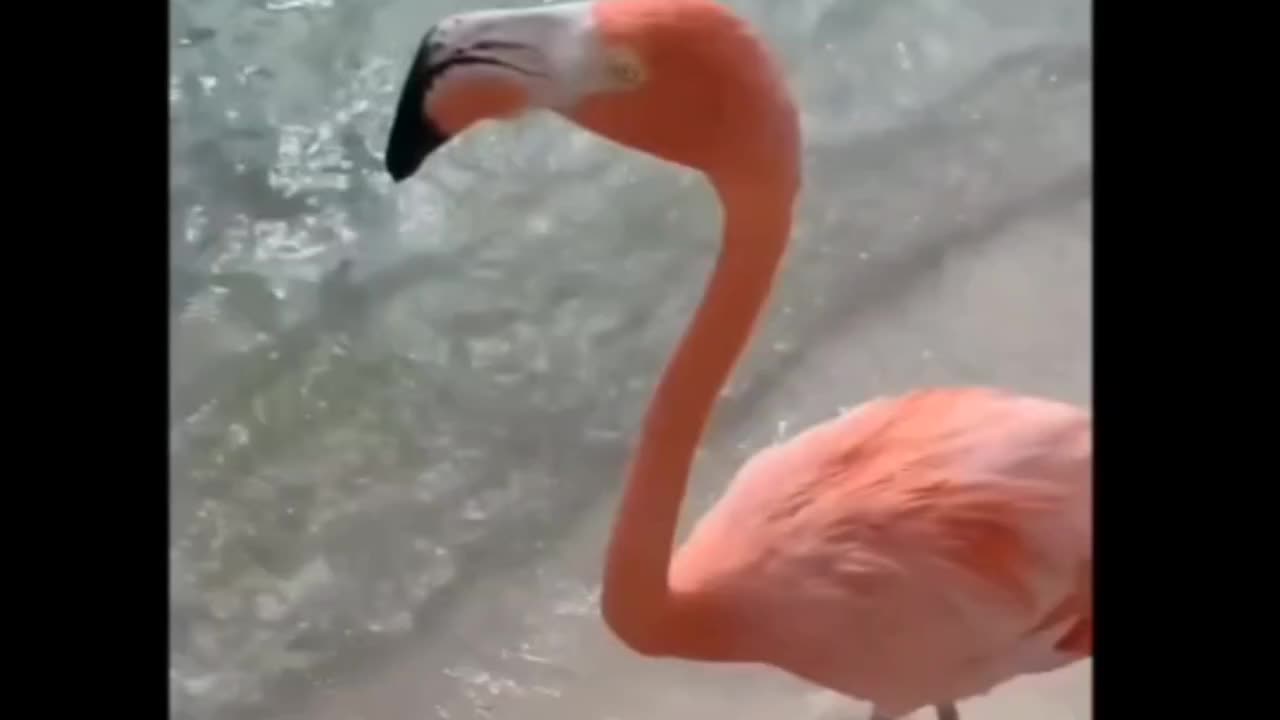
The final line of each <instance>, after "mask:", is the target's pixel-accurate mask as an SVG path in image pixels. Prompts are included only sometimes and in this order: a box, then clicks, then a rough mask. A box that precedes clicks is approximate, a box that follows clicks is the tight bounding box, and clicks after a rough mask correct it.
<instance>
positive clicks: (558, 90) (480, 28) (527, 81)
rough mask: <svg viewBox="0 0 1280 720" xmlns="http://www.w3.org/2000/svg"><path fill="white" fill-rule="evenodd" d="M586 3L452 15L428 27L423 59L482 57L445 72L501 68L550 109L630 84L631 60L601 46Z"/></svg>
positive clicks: (635, 73) (633, 75) (634, 74)
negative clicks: (426, 50)
mask: <svg viewBox="0 0 1280 720" xmlns="http://www.w3.org/2000/svg"><path fill="white" fill-rule="evenodd" d="M591 5H592V4H591V3H590V2H569V3H558V4H552V5H543V6H540V7H533V8H519V9H513V10H478V11H473V12H465V13H459V14H456V15H452V16H450V17H447V18H445V19H444V20H442V21H441V22H440V23H439V24H437V25H436V28H435V30H434V31H433V33H432V35H431V37H430V39H429V40H428V43H429V52H430V61H431V63H432V64H433V65H437V64H440V63H443V62H448V61H449V60H450V59H452V58H455V57H462V56H465V57H470V58H479V59H483V60H484V61H485V62H482V63H475V64H471V63H467V64H463V63H459V64H457V65H455V66H452V67H450V68H449V69H448V70H447V71H446V73H447V74H448V75H449V76H458V77H466V76H467V75H493V74H501V75H502V76H503V77H504V78H507V79H509V80H510V79H514V80H515V81H517V82H519V83H520V84H521V85H522V86H523V87H524V88H525V89H526V90H527V92H528V94H529V101H530V103H532V104H533V105H536V106H540V107H545V108H548V109H552V110H565V109H568V108H570V107H572V106H573V105H574V104H575V103H576V102H577V101H578V100H579V99H581V98H582V97H584V96H585V95H588V94H591V93H595V92H601V91H606V90H619V89H625V88H628V87H631V86H633V85H634V84H635V83H636V82H637V81H638V79H639V78H640V77H641V73H640V71H639V70H640V69H639V63H638V61H637V60H635V59H634V58H632V57H629V56H627V55H626V54H625V53H620V52H619V51H616V50H614V51H612V52H607V51H606V50H605V48H604V47H603V46H602V44H601V43H600V40H599V36H598V34H597V32H596V25H595V17H594V15H593V14H592V10H591Z"/></svg>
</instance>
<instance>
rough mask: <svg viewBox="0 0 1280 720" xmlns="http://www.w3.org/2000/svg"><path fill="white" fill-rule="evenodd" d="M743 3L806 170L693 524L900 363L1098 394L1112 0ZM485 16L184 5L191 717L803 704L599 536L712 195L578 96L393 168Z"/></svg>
mask: <svg viewBox="0 0 1280 720" xmlns="http://www.w3.org/2000/svg"><path fill="white" fill-rule="evenodd" d="M499 4H502V5H514V4H516V3H499ZM729 4H731V5H733V6H735V7H736V8H738V9H739V10H740V11H741V12H743V13H744V14H745V15H747V16H748V17H750V18H752V19H753V20H754V21H755V22H756V23H757V24H758V26H759V27H760V28H761V29H762V32H763V33H764V34H765V35H766V36H767V37H768V39H769V40H770V42H771V43H772V44H773V45H774V46H775V48H776V49H777V51H778V52H779V54H780V56H781V58H782V60H783V62H784V64H785V66H786V70H787V73H788V76H789V79H790V81H791V83H792V85H793V88H794V91H795V93H796V95H797V97H798V100H799V102H800V104H801V106H802V107H803V110H804V131H805V137H806V157H805V162H806V187H805V191H804V195H803V197H802V203H801V206H800V208H799V211H798V219H797V225H796V229H795V233H794V235H793V238H794V240H793V243H794V247H793V250H792V252H791V255H790V257H789V260H788V265H787V269H786V271H785V274H784V276H783V278H782V284H781V287H780V288H779V290H778V292H777V294H776V295H775V297H774V300H773V302H772V304H771V305H770V308H769V310H768V316H767V319H766V321H765V323H764V324H763V325H762V327H761V331H760V334H759V335H758V336H757V337H756V339H755V341H754V343H753V345H752V348H751V350H750V352H749V354H748V356H747V357H746V358H745V362H744V363H743V365H742V366H741V367H740V368H739V369H738V371H737V373H736V374H735V376H734V379H733V381H732V383H731V385H730V387H729V388H728V389H727V390H726V392H725V394H724V398H723V401H722V403H721V406H720V407H719V409H718V410H717V415H716V419H715V421H714V424H713V427H712V429H711V432H710V435H709V437H708V438H707V441H706V443H705V446H704V450H703V452H702V453H701V454H700V457H699V462H698V467H697V474H696V478H695V486H694V490H693V494H692V502H691V503H690V507H689V508H688V514H689V515H690V516H692V515H693V514H694V513H696V512H698V511H699V510H700V509H702V508H704V507H705V506H706V504H707V503H708V502H709V501H710V500H711V499H712V498H713V497H714V495H715V493H716V492H717V491H718V489H719V488H720V487H721V486H722V484H723V482H724V481H725V480H726V479H727V478H728V477H729V476H730V475H731V473H732V472H733V470H734V468H736V466H737V465H738V464H739V463H740V462H741V461H742V459H743V458H745V457H746V456H747V455H748V454H749V453H750V452H751V451H753V450H755V449H757V448H759V447H760V446H761V445H763V444H766V443H768V442H771V441H772V440H774V439H775V438H777V437H779V436H785V435H787V434H789V433H791V432H793V431H794V430H795V429H796V428H797V427H800V426H802V425H804V424H805V423H808V422H811V421H813V420H816V419H819V418H823V417H827V416H829V415H831V414H833V413H834V412H836V411H837V410H838V408H839V407H841V406H852V405H855V404H857V403H858V402H860V401H861V400H863V399H865V398H866V397H869V396H872V395H875V394H878V393H882V392H892V391H894V390H898V389H901V388H904V387H909V386H913V385H920V384H926V383H940V382H990V383H999V384H1002V385H1006V386H1010V387H1015V388H1018V389H1021V390H1028V391H1033V392H1041V393H1046V394H1050V395H1054V396H1057V397H1062V398H1065V399H1069V400H1074V401H1078V402H1087V400H1088V395H1089V384H1090V380H1091V378H1090V375H1089V371H1090V368H1089V359H1090V353H1091V345H1090V333H1089V313H1090V307H1089V297H1090V281H1091V278H1090V262H1091V259H1090V233H1089V230H1090V213H1091V203H1090V195H1091V190H1090V185H1091V173H1092V164H1091V140H1092V138H1091V129H1090V118H1091V112H1092V109H1091V91H1092V85H1091V72H1092V68H1091V65H1092V60H1091V41H1090V35H1089V28H1090V22H1091V18H1090V15H1089V13H1090V6H1089V5H1088V4H1087V3H1084V2H1080V1H1079V0H929V1H926V0H897V1H895V2H888V1H887V0H806V2H804V3H780V2H764V1H763V0H739V1H737V2H732V3H729ZM470 7H478V5H477V4H476V3H473V2H442V1H435V0H432V1H431V2H423V1H422V0H419V1H418V2H412V3H409V2H389V1H387V0H366V1H365V2H360V3H353V2H340V1H339V0H255V1H253V2H245V1H243V0H177V2H175V3H174V5H173V6H172V18H173V23H172V28H171V46H172V51H171V57H172V76H171V80H170V112H171V118H172V119H171V130H172V137H173V140H172V142H173V173H172V177H173V184H172V188H171V192H172V198H173V200H172V218H171V240H170V246H171V257H172V266H171V274H172V282H171V285H172V297H171V312H170V316H171V325H172V330H173V332H172V347H171V353H172V361H171V362H172V373H171V378H172V380H171V383H172V387H171V398H172V399H171V404H172V421H171V432H170V435H171V443H172V451H171V470H172V481H171V498H172V501H171V526H172V532H171V553H170V558H171V560H170V567H171V577H172V580H171V588H170V593H171V604H172V618H171V648H172V651H171V652H172V660H171V672H170V693H171V701H172V708H173V709H172V712H171V715H172V717H174V718H179V719H181V720H206V719H209V720H213V719H218V720H221V719H224V718H227V719H230V718H246V719H249V718H254V719H257V718H264V719H265V718H293V717H298V718H303V717H305V718H334V719H335V720H337V719H338V718H354V717H368V718H400V717H405V718H410V717H413V718H423V717H427V718H437V717H438V718H446V719H455V720H456V719H460V718H494V717H502V718H520V719H521V720H525V719H530V718H542V717H546V718H553V717H554V718H593V719H594V718H599V719H601V720H604V719H606V718H611V717H612V718H617V719H618V720H622V718H627V719H628V720H629V719H630V718H649V717H671V718H683V717H689V718H695V717H698V718H701V717H722V716H724V717H728V716H735V717H737V716H742V717H756V716H757V715H752V714H750V712H754V713H759V715H758V716H759V717H761V718H763V717H781V716H784V715H785V716H794V715H797V714H799V715H800V716H801V717H810V716H811V715H805V714H804V713H808V712H810V711H811V710H812V708H810V705H811V704H812V703H810V704H801V705H797V704H796V703H797V702H798V700H805V698H808V697H809V696H808V695H806V694H805V693H804V692H803V690H802V689H801V688H799V687H798V686H795V685H792V684H790V683H789V681H788V680H787V679H785V678H777V677H775V676H774V675H772V674H770V673H767V672H764V671H760V670H757V669H730V668H703V667H697V666H691V665H685V664H682V663H648V662H640V661H637V660H635V659H634V658H631V657H629V656H628V655H627V654H626V653H624V652H622V651H621V650H619V649H618V648H616V646H615V644H613V643H612V642H611V641H610V639H609V638H608V636H607V635H606V634H604V633H603V632H602V631H601V630H600V627H599V620H598V617H597V615H596V608H595V606H594V602H595V598H596V593H597V591H598V576H599V562H600V548H601V542H602V538H603V536H604V533H605V531H606V529H607V524H608V522H609V519H610V518H609V515H610V513H611V512H612V510H613V506H614V501H615V500H616V497H617V490H618V484H619V482H620V480H621V476H622V471H623V466H624V463H625V460H626V457H627V453H628V451H629V449H630V447H631V443H632V442H633V441H634V438H635V432H636V428H637V425H638V423H639V421H640V418H641V415H642V413H643V410H644V408H645V404H646V403H647V401H648V397H649V393H650V391H651V390H652V387H653V384H654V382H655V381H656V378H657V375H658V373H659V371H660V370H661V367H662V363H663V362H664V361H665V359H666V357H667V355H668V353H669V352H670V351H671V349H672V347H673V344H674V343H675V341H676V340H677V338H678V336H679V334H680V332H681V331H682V330H683V329H684V326H685V322H686V321H687V318H688V316H689V313H690V312H691V310H692V308H693V306H694V304H695V303H696V301H697V299H698V297H699V295H700V293H701V290H702V283H703V281H704V279H705V277H706V274H707V272H708V270H709V269H710V266H711V262H712V260H713V258H714V253H715V251H716V244H715V241H716V237H717V232H718V228H719V213H718V210H717V208H716V207H715V205H714V202H713V201H712V197H711V195H710V192H709V191H708V190H707V188H706V187H705V186H704V185H703V183H702V181H701V180H700V179H699V178H697V177H696V176H693V175H692V174H690V173H684V172H681V171H679V170H675V169H673V168H671V167H668V166H665V165H662V164H660V163H658V162H656V161H653V160H650V159H647V158H644V157H640V156H637V155H633V154H629V153H627V152H625V151H622V150H619V149H617V148H614V147H612V146H609V145H607V144H605V143H603V142H601V141H599V140H597V139H595V138H592V137H590V136H587V135H586V134H584V133H582V132H581V131H578V130H576V129H573V128H571V127H569V126H568V125H567V124H565V123H563V122H562V121H559V120H557V119H554V118H550V117H536V118H531V119H530V120H528V121H526V122H522V123H519V124H517V125H510V126H497V125H494V126H488V127H486V128H484V129H483V130H478V131H475V132H473V133H471V134H469V135H467V136H465V137H463V138H461V139H460V140H459V141H457V142H455V143H454V144H453V145H451V146H450V147H449V148H448V149H447V150H446V151H444V152H443V153H442V154H441V155H440V156H439V157H437V158H434V159H433V161H432V163H431V164H430V165H429V166H428V168H427V169H426V170H425V171H424V172H423V173H422V174H421V175H420V176H419V177H418V178H417V179H415V180H412V181H410V182H408V183H405V184H404V185H403V186H400V187H393V186H392V184H391V183H390V182H389V179H388V178H387V177H386V176H385V174H384V173H383V171H382V169H381V161H380V156H381V148H382V146H383V143H384V142H385V137H386V132H387V128H388V125H389V122H390V113H391V111H392V110H393V108H394V102H395V92H396V90H397V89H398V88H397V87H396V83H397V82H398V81H399V80H400V78H401V76H402V73H403V69H404V68H403V65H404V63H405V62H407V60H408V56H409V53H410V51H411V49H412V47H413V43H414V42H415V41H416V39H417V36H418V35H420V33H421V32H422V31H423V30H425V28H426V27H427V26H428V25H430V23H431V22H432V21H434V20H435V19H438V18H439V17H440V16H441V15H443V14H445V13H448V12H452V11H455V10H459V9H465V8H470ZM806 702H807V700H806ZM748 711H750V712H748ZM813 712H817V711H816V710H813ZM771 713H772V714H771ZM814 717H816V716H814Z"/></svg>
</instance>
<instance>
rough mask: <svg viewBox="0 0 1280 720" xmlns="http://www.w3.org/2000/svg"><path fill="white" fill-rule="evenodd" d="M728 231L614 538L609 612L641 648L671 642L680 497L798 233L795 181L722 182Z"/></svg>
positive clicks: (650, 418)
mask: <svg viewBox="0 0 1280 720" xmlns="http://www.w3.org/2000/svg"><path fill="white" fill-rule="evenodd" d="M717 190H718V192H719V195H720V198H721V201H722V203H723V207H724V241H723V245H722V247H721V250H720V256H719V258H718V260H717V262H716V266H715V270H714V271H713V273H712V276H711V280H710V283H709V284H708V286H707V289H706V292H705V294H704V296H703V300H702V303H701V305H700V306H699V307H698V310H697V312H696V314H695V316H694V318H693V321H692V323H691V324H690V326H689V328H688V330H686V332H685V335H684V337H683V339H682V340H681V342H680V344H679V346H678V347H677V349H676V351H675V355H674V356H673V357H672V359H671V361H670V362H669V364H668V365H667V368H666V371H665V372H664V373H663V375H662V378H661V380H660V381H659V383H658V386H657V390H656V392H655V395H654V397H653V402H652V404H651V405H650V407H649V411H648V414H647V416H646V418H645V422H644V428H643V433H642V435H641V439H640V445H639V448H638V449H637V451H636V455H635V457H634V459H633V464H632V466H631V470H630V474H629V476H628V478H627V483H626V487H625V490H624V494H623V498H622V504H621V507H620V509H619V514H618V517H617V522H616V524H615V526H614V531H613V536H612V539H611V541H610V545H609V549H608V557H607V565H606V568H605V578H604V588H603V590H602V595H601V605H602V612H603V615H604V618H605V621H606V622H607V623H608V624H609V626H610V627H611V628H612V629H613V631H614V632H615V633H616V634H617V635H618V636H619V637H620V638H621V639H622V640H624V641H625V642H627V643H628V644H629V645H631V646H632V647H633V648H635V649H637V650H641V651H642V652H643V651H646V650H648V651H652V652H662V650H661V649H659V648H664V647H666V645H667V643H666V642H665V641H664V640H663V639H661V638H662V637H663V636H664V635H666V634H667V633H668V632H670V631H671V630H673V628H672V624H671V623H670V622H669V620H670V619H671V615H672V611H673V610H675V609H676V608H675V607H674V605H676V604H677V603H676V599H675V598H673V597H672V594H671V592H670V589H669V586H668V581H667V570H668V566H669V564H670V560H671V555H672V549H673V547H674V544H675V536H676V525H677V522H678V519H679V513H680V504H681V502H682V501H683V500H684V496H685V491H686V488H687V486H688V481H689V474H690V469H691V467H692V464H693V457H694V452H695V450H696V449H697V446H698V442H699V440H700V439H701V437H702V433H703V430H704V428H705V426H706V424H707V421H708V419H709V417H710V414H711V411H712V408H713V406H714V404H715V400H716V398H717V396H718V395H719V392H720V390H721V388H722V387H723V386H724V384H725V382H726V381H727V380H728V377H729V374H730V372H731V371H732V369H733V367H734V365H735V363H736V362H737V360H738V357H739V355H740V354H741V352H742V350H743V348H744V347H745V346H746V344H747V340H748V339H749V338H750V336H751V333H752V330H753V328H754V325H755V323H756V320H757V318H758V317H759V316H760V313H761V310H762V309H763V307H764V305H765V302H766V301H767V299H768V297H769V294H770V290H771V288H772V285H773V280H774V275H775V274H776V271H777V269H778V267H779V265H780V263H781V260H782V256H783V253H784V252H785V250H786V245H787V239H788V236H789V234H790V225H791V206H792V201H793V196H794V191H793V190H792V189H791V188H786V189H785V190H778V189H772V188H770V189H766V188H764V187H762V186H759V185H756V186H754V187H732V186H724V185H719V186H717Z"/></svg>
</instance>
